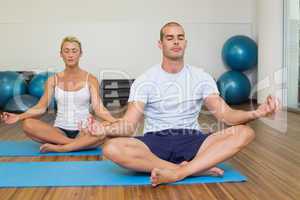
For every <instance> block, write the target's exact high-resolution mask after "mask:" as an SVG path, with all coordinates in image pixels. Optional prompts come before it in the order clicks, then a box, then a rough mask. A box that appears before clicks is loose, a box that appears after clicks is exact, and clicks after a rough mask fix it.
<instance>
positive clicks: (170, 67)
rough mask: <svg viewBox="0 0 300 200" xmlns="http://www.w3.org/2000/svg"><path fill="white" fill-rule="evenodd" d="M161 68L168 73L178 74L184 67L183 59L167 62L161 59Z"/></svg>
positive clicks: (167, 60)
mask: <svg viewBox="0 0 300 200" xmlns="http://www.w3.org/2000/svg"><path fill="white" fill-rule="evenodd" d="M161 66H162V68H163V70H165V71H166V72H168V73H173V74H176V73H178V72H180V71H181V70H182V68H183V66H184V61H183V59H180V60H169V59H163V61H162V65H161Z"/></svg>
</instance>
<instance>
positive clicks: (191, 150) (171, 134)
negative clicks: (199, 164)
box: [135, 129, 209, 164]
mask: <svg viewBox="0 0 300 200" xmlns="http://www.w3.org/2000/svg"><path fill="white" fill-rule="evenodd" d="M208 136H209V134H203V133H202V132H201V131H199V130H194V129H166V130H162V131H158V132H148V133H146V134H145V135H144V136H137V137H135V138H136V139H139V140H140V141H142V142H143V143H144V144H146V145H147V146H148V148H149V149H150V150H151V152H152V153H153V154H155V155H156V156H158V157H159V158H161V159H163V160H166V161H169V162H172V163H176V164H179V163H181V162H183V161H190V160H192V159H193V158H194V157H195V155H196V154H197V152H198V150H199V149H200V146H201V145H202V143H203V142H204V140H205V139H206V138H207V137H208Z"/></svg>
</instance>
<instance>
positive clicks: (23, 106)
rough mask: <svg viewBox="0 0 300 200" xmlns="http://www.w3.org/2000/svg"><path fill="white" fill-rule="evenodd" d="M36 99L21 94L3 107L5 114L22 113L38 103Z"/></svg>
mask: <svg viewBox="0 0 300 200" xmlns="http://www.w3.org/2000/svg"><path fill="white" fill-rule="evenodd" d="M38 101H39V99H38V98H37V97H34V96H31V95H28V94H23V95H17V96H14V97H12V98H10V99H9V100H8V102H7V104H6V105H5V106H4V110H5V111H6V112H13V113H23V112H26V111H27V110H28V109H29V108H31V107H33V106H34V105H36V104H37V103H38Z"/></svg>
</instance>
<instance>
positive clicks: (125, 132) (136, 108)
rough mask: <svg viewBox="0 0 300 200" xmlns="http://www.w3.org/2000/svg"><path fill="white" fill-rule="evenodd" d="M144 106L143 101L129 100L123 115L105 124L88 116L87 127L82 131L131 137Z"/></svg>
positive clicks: (101, 135)
mask: <svg viewBox="0 0 300 200" xmlns="http://www.w3.org/2000/svg"><path fill="white" fill-rule="evenodd" d="M144 107H145V104H144V103H143V102H138V101H135V102H130V103H128V108H127V111H126V113H125V115H124V117H122V118H120V119H118V120H117V121H115V122H113V123H110V124H109V125H105V126H104V125H103V124H101V123H100V122H98V121H96V120H94V119H92V118H90V119H89V120H88V124H87V129H86V130H83V131H85V132H88V133H90V134H91V135H94V136H99V137H131V136H132V135H133V134H134V133H135V131H136V129H137V127H138V124H139V122H140V121H141V119H142V117H143V115H144Z"/></svg>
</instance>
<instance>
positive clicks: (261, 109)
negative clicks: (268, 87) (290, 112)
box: [254, 96, 280, 118]
mask: <svg viewBox="0 0 300 200" xmlns="http://www.w3.org/2000/svg"><path fill="white" fill-rule="evenodd" d="M279 109H280V102H279V100H278V99H277V98H275V97H272V96H268V97H267V99H266V101H265V102H264V103H262V104H261V105H260V106H258V108H257V109H256V110H255V111H254V112H255V116H256V117H257V118H259V117H273V116H274V114H275V113H276V112H278V111H279Z"/></svg>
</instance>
